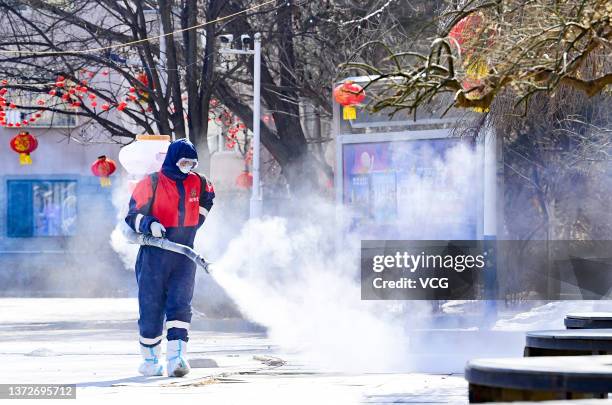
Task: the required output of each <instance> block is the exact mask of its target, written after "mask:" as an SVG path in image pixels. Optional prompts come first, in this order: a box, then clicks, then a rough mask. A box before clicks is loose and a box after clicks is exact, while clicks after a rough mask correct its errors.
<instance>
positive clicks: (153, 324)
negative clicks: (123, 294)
mask: <svg viewBox="0 0 612 405" xmlns="http://www.w3.org/2000/svg"><path fill="white" fill-rule="evenodd" d="M195 273H196V265H195V263H193V262H192V261H191V260H189V259H188V258H187V257H185V256H184V255H181V254H178V253H174V252H169V251H167V250H163V249H160V248H157V247H153V246H141V247H140V250H139V252H138V258H137V260H136V282H137V283H138V307H139V313H140V317H139V319H138V327H139V329H140V343H141V344H142V345H143V346H148V347H152V346H156V345H158V344H159V343H160V342H161V340H162V332H163V328H164V317H165V318H166V326H167V327H168V334H167V339H168V340H178V339H180V340H183V341H185V342H187V341H189V324H190V323H191V315H192V313H191V300H192V298H193V289H194V285H195Z"/></svg>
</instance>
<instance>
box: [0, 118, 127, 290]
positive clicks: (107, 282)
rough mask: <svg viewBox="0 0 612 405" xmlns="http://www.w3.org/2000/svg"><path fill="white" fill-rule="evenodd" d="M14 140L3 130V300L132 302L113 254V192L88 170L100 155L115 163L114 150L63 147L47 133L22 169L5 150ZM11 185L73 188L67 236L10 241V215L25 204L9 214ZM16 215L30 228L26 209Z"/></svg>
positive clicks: (60, 137)
mask: <svg viewBox="0 0 612 405" xmlns="http://www.w3.org/2000/svg"><path fill="white" fill-rule="evenodd" d="M13 132H14V131H13ZM30 132H31V133H34V134H35V135H36V133H35V131H30ZM12 136H14V133H10V132H9V131H7V130H3V131H2V132H0V141H1V143H0V145H1V146H0V296H80V297H87V296H96V297H99V296H133V295H135V293H136V285H135V280H134V273H133V272H131V271H128V270H126V269H125V268H124V266H123V264H122V263H121V261H120V259H119V257H118V256H117V254H116V253H115V252H114V251H113V250H112V248H111V246H110V233H111V231H112V230H113V228H114V226H115V224H116V220H117V213H116V209H115V208H114V206H113V204H112V192H113V186H111V187H108V188H103V187H101V186H100V183H99V180H98V178H96V177H94V176H93V175H92V174H91V172H90V169H89V166H90V164H91V163H92V162H93V161H94V160H95V158H96V157H97V156H99V155H101V154H106V155H108V156H109V157H111V158H113V159H116V158H117V156H116V155H117V153H118V150H119V145H113V144H98V145H93V146H84V145H82V144H79V143H76V142H72V143H67V142H62V141H64V140H65V139H66V137H65V136H64V135H63V134H59V133H53V132H49V131H47V132H45V133H42V134H38V136H37V137H38V139H39V148H38V150H37V151H35V152H34V153H33V155H32V158H33V164H32V165H27V166H20V165H19V163H18V159H17V155H16V154H15V153H14V152H13V151H11V150H10V148H8V142H9V140H10V138H11V137H12ZM15 180H20V181H40V180H43V181H44V180H47V181H59V180H67V181H75V182H76V222H75V225H74V226H73V232H71V233H72V235H69V236H25V237H23V236H22V237H11V236H9V235H10V234H11V233H13V234H14V233H15V232H10V229H9V226H10V224H11V221H15V218H14V217H13V218H9V215H10V214H15V212H19V209H18V208H20V207H21V204H23V203H22V202H21V201H19V200H20V199H23V198H26V197H24V196H23V195H21V196H19V195H17V196H14V197H13V201H12V207H11V208H12V212H9V195H8V189H7V186H8V184H9V182H10V181H15ZM115 183H116V182H115ZM115 185H116V184H115ZM16 200H17V201H16ZM126 204H127V201H126ZM16 208H17V211H16ZM21 208H23V209H22V211H21V215H24V220H28V218H27V215H25V214H24V213H26V212H27V211H28V208H27V207H21ZM21 215H20V216H21ZM13 216H14V215H13ZM17 220H19V219H17ZM13 224H14V222H13Z"/></svg>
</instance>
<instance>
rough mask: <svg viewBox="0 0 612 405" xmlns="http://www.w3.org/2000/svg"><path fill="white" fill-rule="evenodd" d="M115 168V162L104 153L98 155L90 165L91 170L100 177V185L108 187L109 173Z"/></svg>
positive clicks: (109, 183) (109, 181) (109, 182)
mask: <svg viewBox="0 0 612 405" xmlns="http://www.w3.org/2000/svg"><path fill="white" fill-rule="evenodd" d="M115 170H117V163H115V161H114V160H112V159H109V158H107V157H106V156H105V155H102V156H99V157H98V159H96V161H95V162H93V164H92V165H91V172H92V173H93V174H94V176H97V177H99V178H100V185H101V186H102V187H108V186H110V185H111V180H110V175H111V174H113V173H114V172H115Z"/></svg>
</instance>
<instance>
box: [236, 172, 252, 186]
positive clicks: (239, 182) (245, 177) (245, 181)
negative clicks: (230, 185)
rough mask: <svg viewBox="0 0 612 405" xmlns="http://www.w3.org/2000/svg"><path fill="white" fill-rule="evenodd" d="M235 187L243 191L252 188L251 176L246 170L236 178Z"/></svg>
mask: <svg viewBox="0 0 612 405" xmlns="http://www.w3.org/2000/svg"><path fill="white" fill-rule="evenodd" d="M236 186H238V188H242V189H245V190H246V189H249V188H251V187H253V174H252V173H249V171H248V170H244V171H243V172H242V173H240V174H239V175H238V177H236Z"/></svg>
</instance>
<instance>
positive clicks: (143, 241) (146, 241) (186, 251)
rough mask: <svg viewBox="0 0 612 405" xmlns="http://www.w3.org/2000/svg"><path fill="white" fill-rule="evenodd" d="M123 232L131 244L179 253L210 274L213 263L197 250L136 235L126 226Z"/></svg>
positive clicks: (147, 236)
mask: <svg viewBox="0 0 612 405" xmlns="http://www.w3.org/2000/svg"><path fill="white" fill-rule="evenodd" d="M121 228H122V229H121V231H122V233H123V235H124V236H125V238H126V239H127V241H128V242H129V243H134V244H137V245H143V246H155V247H158V248H160V249H164V250H169V251H171V252H175V253H179V254H182V255H185V256H187V257H188V258H189V259H191V260H192V261H193V262H194V263H195V264H197V265H198V266H200V267H202V269H204V271H205V272H206V273H208V274H210V271H211V270H212V268H211V263H209V262H207V261H206V259H204V258H203V257H202V256H200V255H199V254H198V253H197V252H196V251H195V250H193V249H192V248H190V247H189V246H185V245H181V244H180V243H175V242H171V241H169V240H168V239H166V238H156V237H155V236H151V235H145V234H142V233H136V232H134V231H133V230H132V228H130V227H129V226H127V224H125V226H121Z"/></svg>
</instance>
